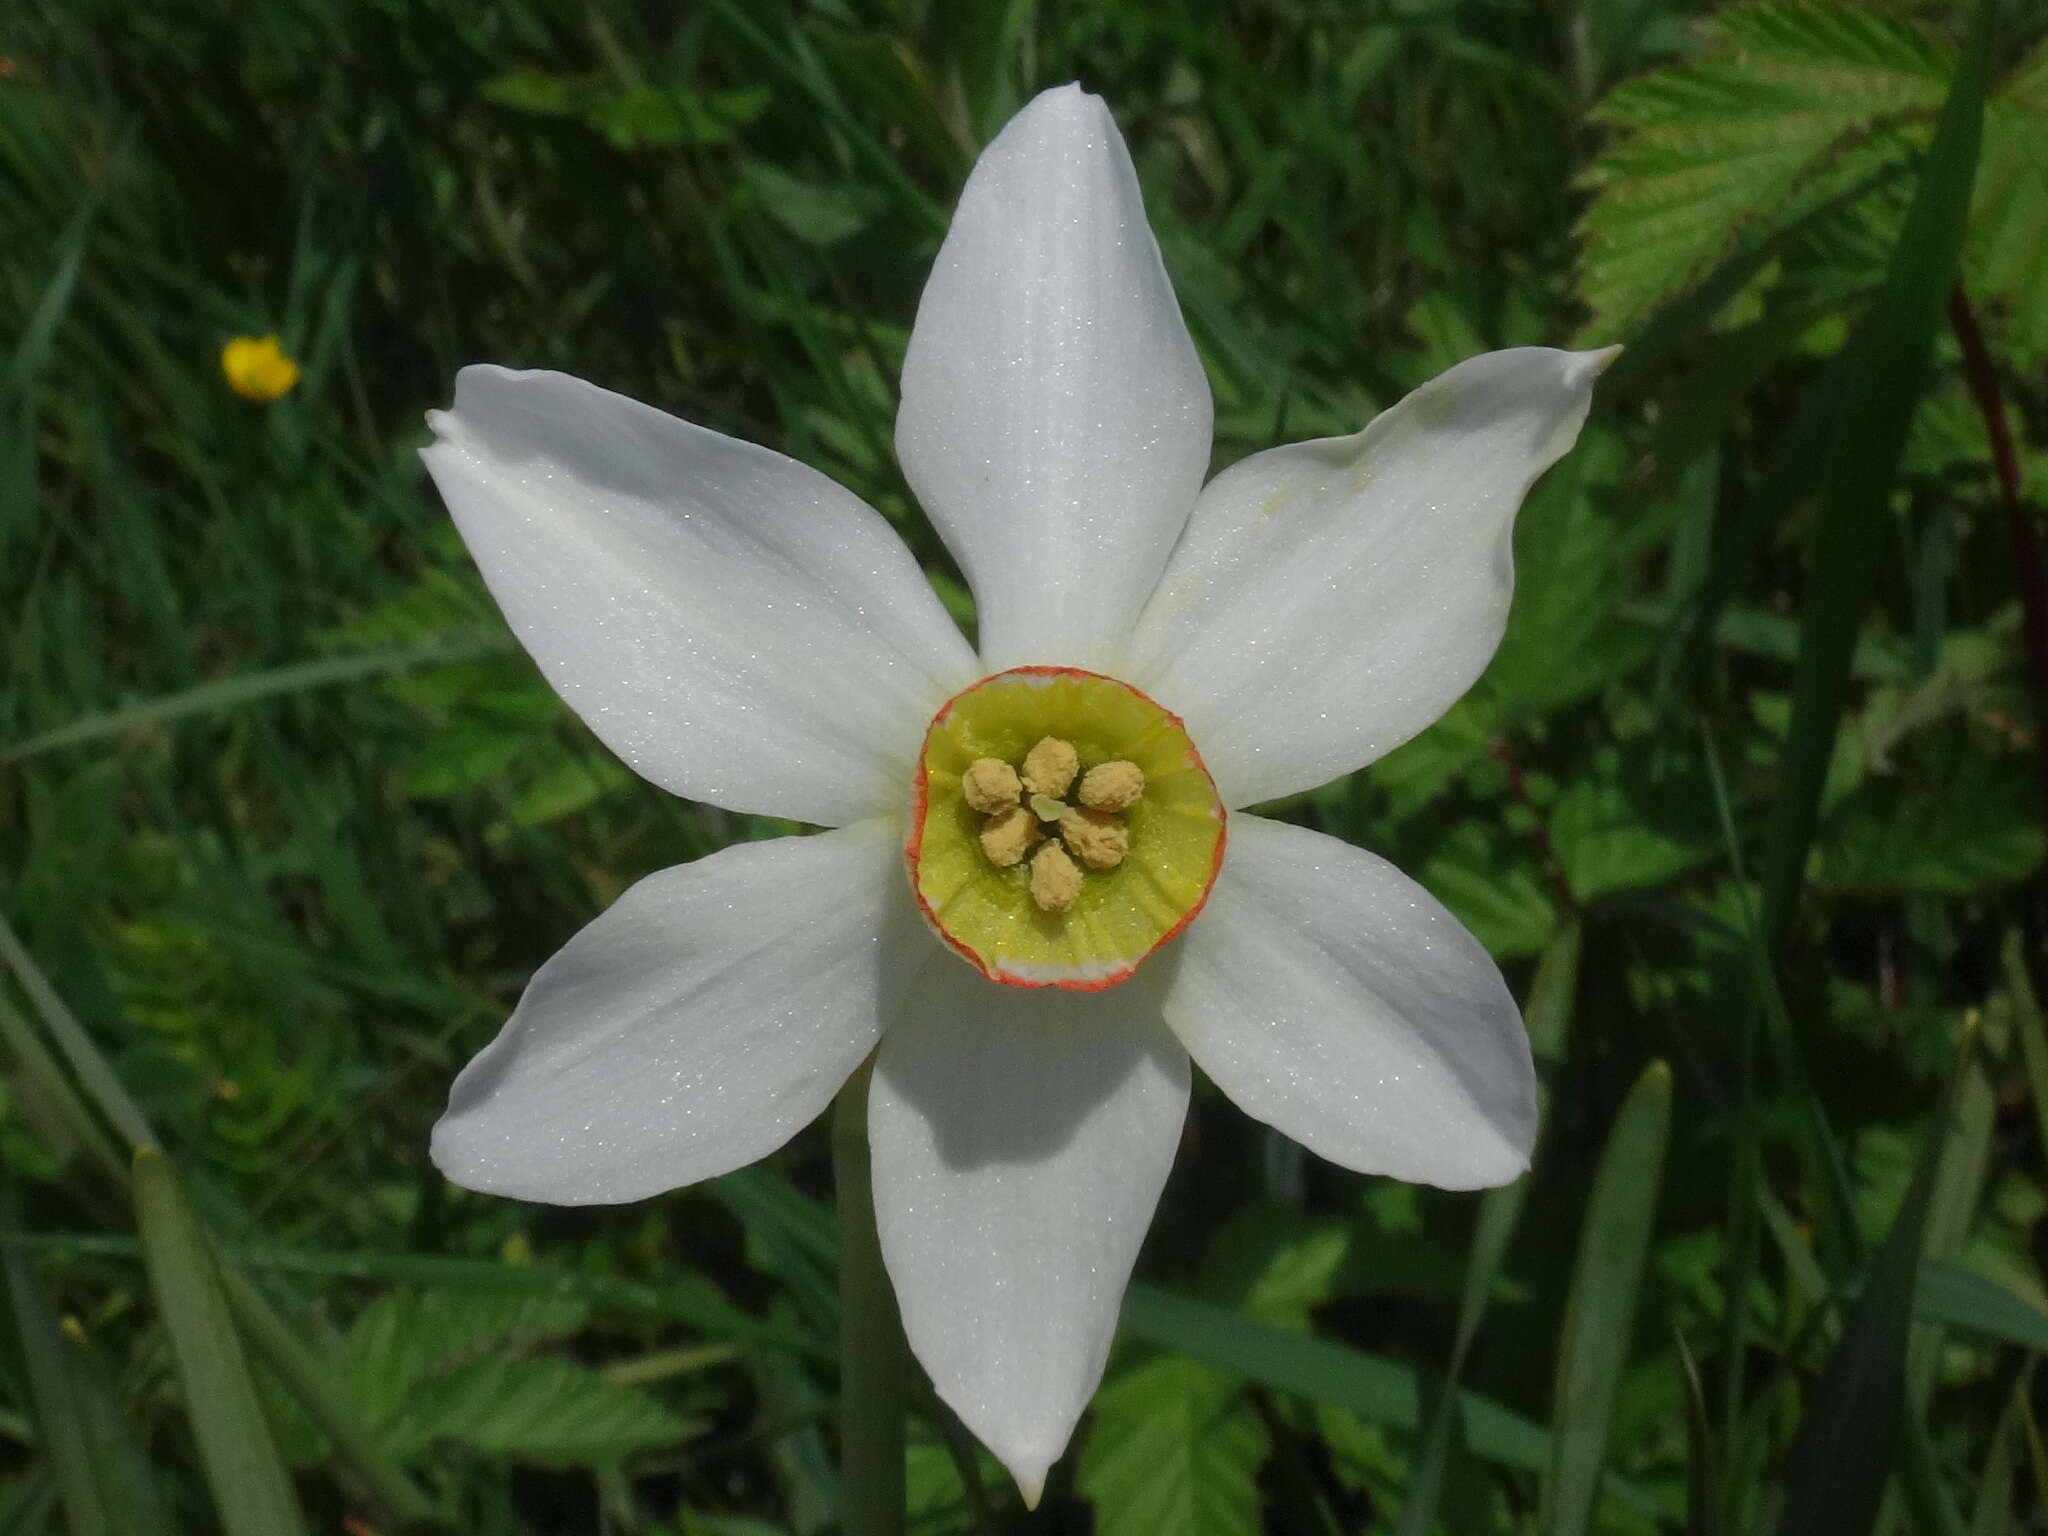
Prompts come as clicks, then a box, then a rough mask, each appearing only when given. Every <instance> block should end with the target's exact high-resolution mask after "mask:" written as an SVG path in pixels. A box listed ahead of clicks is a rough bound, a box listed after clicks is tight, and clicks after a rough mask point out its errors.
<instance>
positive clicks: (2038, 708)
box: [1948, 283, 2048, 825]
mask: <svg viewBox="0 0 2048 1536" xmlns="http://www.w3.org/2000/svg"><path fill="white" fill-rule="evenodd" d="M1948 323H1949V326H1950V328H1951V329H1952V330H1954V331H1955V333H1956V341H1957V342H1958V343H1959V344H1960V345H1961V346H1962V349H1963V376H1964V378H1965V379H1967V380H1968V382H1969V387H1970V398H1971V400H1973V401H1975V402H1976V406H1977V411H1978V414H1979V415H1981V416H1982V417H1983V418H1984V433H1985V435H1986V436H1987V437H1989V438H1990V440H1991V467H1992V471H1993V474H1994V475H1995V477H1996V479H1997V481H1998V501H1999V505H2000V507H2001V508H2003V510H2004V512H2005V538H2006V545H2007V548H2008V550H2009V552H2010V554H2011V557H2012V575H2013V585H2014V587H2015V588H2016V589H2017V590H2018V593H2019V599H2020V638H2021V643H2022V644H2023V646H2024V647H2025V650H2026V655H2027V681H2028V683H2029V685H2030V686H2031V687H2032V690H2033V694H2034V752H2035V761H2036V765H2037V768H2038V770H2039V775H2040V780H2041V807H2042V817H2043V822H2044V825H2048V567H2044V566H2043V564H2042V561H2041V541H2040V539H2039V538H2038V537H2037V536H2036V534H2035V531H2034V525H2033V522H2032V521H2031V520H2030V519H2029V518H2028V516H2027V513H2026V509H2025V508H2024V507H2023V506H2021V505H2020V461H2019V456H2018V455H2017V454H2016V453H2014V452H2013V446H2012V427H2011V425H2010V424H2009V423H2008V421H2007V420H2006V415H2005V398H2004V396H2003V395H2002V394H2001V393H2000V392H1999V388H1998V373H1997V370H1996V369H1994V368H1993V367H1992V366H1991V354H1990V353H1989V352H1987V351H1986V350H1985V347H1984V333H1983V332H1982V331H1981V330H1979V329H1978V327H1977V315H1976V311H1974V310H1973V309H1971V308H1970V300H1969V298H1968V296H1967V295H1965V294H1964V292H1963V288H1962V285H1961V284H1960V283H1958V284H1957V285H1956V287H1955V291H1954V292H1952V293H1951V294H1950V295H1949V297H1948Z"/></svg>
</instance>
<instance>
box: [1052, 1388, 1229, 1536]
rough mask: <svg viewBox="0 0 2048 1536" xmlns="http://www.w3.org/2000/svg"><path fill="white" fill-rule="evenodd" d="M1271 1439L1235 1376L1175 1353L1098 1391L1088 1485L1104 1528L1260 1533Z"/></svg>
mask: <svg viewBox="0 0 2048 1536" xmlns="http://www.w3.org/2000/svg"><path fill="white" fill-rule="evenodd" d="M1269 1444H1270V1442H1269V1439H1268V1436H1267V1434H1266V1430H1265V1427H1264V1426H1263V1425H1262V1424H1261V1423H1260V1422H1259V1420H1258V1417H1257V1415H1256V1414H1254V1413H1253V1412H1252V1411H1251V1410H1250V1408H1248V1407H1247V1406H1246V1404H1245V1402H1244V1399H1243V1394H1242V1393H1241V1392H1240V1390H1239V1388H1238V1383H1237V1382H1236V1380H1235V1379H1234V1378H1232V1377H1230V1376H1227V1375H1225V1374H1224V1373H1223V1372H1221V1371H1218V1370H1215V1369H1213V1368H1212V1367H1209V1366H1205V1365H1198V1364H1196V1363H1195V1362H1194V1361H1192V1360H1188V1359H1185V1358H1183V1357H1181V1356H1178V1355H1167V1356H1163V1357H1161V1358H1159V1359H1156V1360H1148V1361H1146V1362H1145V1363H1144V1364H1142V1365H1140V1366H1137V1367H1135V1368H1134V1369H1132V1370H1128V1371H1125V1372H1124V1373H1123V1374H1122V1375H1120V1376H1118V1377H1116V1378H1115V1379H1114V1380H1112V1381H1110V1382H1109V1383H1108V1384H1107V1385H1106V1386H1104V1387H1103V1388H1102V1390H1101V1391H1100V1392H1098V1393H1097V1394H1096V1396H1095V1427H1094V1429H1093V1430H1092V1431H1091V1432H1090V1433H1089V1436H1088V1444H1087V1448H1086V1449H1085V1450H1084V1451H1083V1452H1082V1455H1081V1468H1080V1474H1079V1483H1080V1488H1081V1491H1082V1492H1083V1493H1085V1494H1086V1495H1088V1497H1089V1498H1090V1499H1091V1500H1093V1501H1094V1504H1095V1518H1096V1530H1098V1531H1099V1532H1101V1533H1102V1536H1153V1533H1155V1532H1159V1531H1174V1532H1177V1533H1186V1536H1256V1533H1257V1532H1258V1530H1259V1528H1260V1527H1259V1490H1258V1470H1259V1464H1260V1462H1262V1461H1264V1460H1265V1457H1266V1452H1267V1450H1268V1448H1269Z"/></svg>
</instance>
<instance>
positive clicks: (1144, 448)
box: [896, 85, 1210, 672]
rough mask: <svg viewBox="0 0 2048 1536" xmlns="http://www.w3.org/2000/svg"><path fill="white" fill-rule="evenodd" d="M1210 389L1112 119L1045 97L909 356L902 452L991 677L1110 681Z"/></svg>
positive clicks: (1191, 472)
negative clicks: (1085, 676)
mask: <svg viewBox="0 0 2048 1536" xmlns="http://www.w3.org/2000/svg"><path fill="white" fill-rule="evenodd" d="M1209 428H1210V404H1209V383H1208V380H1207V379H1206V378H1205V377H1204V376H1203V373H1202V364H1201V360H1200V359H1199V358H1198V357H1196V356H1195V348H1194V344H1193V342H1191V341H1190V340H1189V339H1188V332H1187V326H1186V325H1185V324H1183V323H1182V321H1181V317H1180V307H1179V305H1177V304H1176V303H1175V302H1174V297H1173V287H1172V285H1171V284H1170V283H1169V282H1168V281H1167V278H1166V269H1165V268H1164V267H1163V266H1161V265H1160V261H1159V247H1158V246H1157V245H1156V244H1155V243H1154V241H1153V239H1152V231H1151V229H1150V227H1149V226H1148V225H1147V224H1146V223H1145V207H1144V203H1143V201H1142V200H1141V198H1140V196H1139V192H1138V178H1137V174H1136V172H1135V171H1133V170H1132V168H1131V157H1130V152H1129V151H1128V150H1127V149H1125V148H1124V141H1123V137H1122V135H1120V134H1119V133H1118V132H1117V129H1116V123H1115V122H1114V121H1113V120H1112V119H1111V118H1110V115H1109V109H1108V108H1106V107H1105V106H1103V104H1102V102H1101V101H1100V100H1099V99H1098V98H1097V97H1094V96H1090V95H1087V94H1086V93H1084V92H1083V91H1082V90H1081V88H1080V87H1079V86H1072V85H1070V86H1064V87H1062V88H1060V89H1058V90H1053V91H1047V92H1045V93H1044V94H1043V95H1041V96H1039V97H1037V98H1036V99H1035V100H1033V101H1032V102H1031V103H1030V105H1028V106H1027V107H1025V108H1024V110H1023V111H1021V112H1019V113H1018V114H1017V115H1016V116H1015V117H1014V118H1012V119H1011V120H1010V122H1009V124H1008V125H1007V126H1006V127H1005V128H1004V129H1003V131H1002V132H1001V133H999V134H997V135H996V138H995V142H993V143H992V144H990V145H989V147H988V148H987V149H986V150H984V151H983V152H982V156H981V159H980V161H979V162H977V163H976V165H975V167H974V173H973V174H972V175H971V176H969V177H968V178H967V186H966V189H965V190H964V191H963V192H962V193H961V194H960V206H959V209H958V210H957V211H956V212H955V213H954V215H953V226H952V228H951V229H950V230H949V231H947V234H946V240H945V244H944V245H943V246H942V247H941V248H940V250H939V257H938V261H937V263H936V265H934V267H933V268H932V275H931V278H930V280H929V281H928V282H927V283H926V284H925V290H924V298H923V300H922V301H921V302H920V303H919V305H918V310H917V325H916V327H915V328H914V329H913V330H912V331H911V334H910V351H909V354H908V356H907V357H906V358H905V359H904V364H903V410H902V414H901V415H900V416H898V417H897V420H896V452H897V455H898V457H900V458H901V459H902V461H903V471H904V473H905V474H906V475H907V476H908V477H909V479H910V484H911V486H912V488H913V489H914V490H915V491H916V492H917V495H918V499H919V500H920V501H922V502H923V503H924V507H925V510H926V511H927V512H929V513H930V514H931V518H932V521H933V522H934V523H935V524H936V525H937V526H938V530H939V532H940V533H941V534H942V535H943V536H944V537H945V540H946V543H947V544H948V545H950V546H951V547H952V550H953V553H954V554H955V555H957V556H958V557H959V560H960V564H961V565H962V567H964V568H965V570H966V573H967V579H968V581H969V582H970V583H972V585H973V587H974V594H975V598H976V599H977V601H978V603H979V606H980V614H981V655H982V660H983V662H984V664H985V665H986V666H987V668H988V670H989V671H991V672H996V671H1001V670H1003V669H1004V668H1007V667H1013V666H1023V665H1028V664H1031V663H1046V664H1052V665H1060V666H1074V667H1088V668H1092V669H1094V670H1097V671H1111V672H1114V671H1116V670H1117V664H1118V662H1119V661H1120V659H1121V655H1122V650H1123V645H1124V641H1125V638H1126V637H1127V636H1128V634H1129V632H1130V626H1131V623H1132V621H1133V620H1135V619H1136V618H1137V615H1138V609H1139V607H1140V606H1141V605H1142V604H1143V603H1144V601H1145V597H1146V594H1148V593H1149V592H1150V591H1151V590H1152V585H1153V583H1154V582H1155V581H1156V580H1157V579H1158V577H1159V572H1160V571H1161V570H1162V569H1163V568H1164V566H1165V564H1166V556H1167V552H1168V551H1169V550H1171V549H1172V548H1173V541H1174V539H1175V538H1176V537H1178V536H1179V534H1180V530H1181V528H1182V526H1183V525H1184V524H1185V523H1186V521H1187V516H1188V509H1189V508H1190V507H1192V506H1193V505H1194V502H1195V493H1196V492H1197V491H1198V490H1199V489H1200V488H1201V484H1202V476H1203V475H1204V474H1205V473H1206V472H1207V470H1208V466H1209V435H1210V434H1209Z"/></svg>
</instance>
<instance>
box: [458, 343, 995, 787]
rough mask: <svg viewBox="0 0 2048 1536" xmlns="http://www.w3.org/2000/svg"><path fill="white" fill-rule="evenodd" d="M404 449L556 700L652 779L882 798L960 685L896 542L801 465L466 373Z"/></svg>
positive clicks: (940, 616)
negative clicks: (442, 504) (420, 465)
mask: <svg viewBox="0 0 2048 1536" xmlns="http://www.w3.org/2000/svg"><path fill="white" fill-rule="evenodd" d="M429 419H430V420H431V421H432V423H433V426H434V430H435V431H436V432H438V433H439V434H440V439H441V440H440V441H439V442H438V443H435V444H434V445H433V446H432V447H430V448H428V449H426V450H425V451H424V453H423V454H422V457H423V458H425V460H426V462H427V468H428V469H429V470H431V471H432V472H433V476H434V480H435V482H436V483H437V484H438V485H439V486H440V488H441V494H442V496H444V497H445V498H446V499H447V502H448V508H449V510H450V511H451V512H453V513H454V514H455V522H456V525H457V526H458V527H459V528H460V529H461V530H462V536H463V538H464V539H465V540H467V541H468V544H469V548H470V553H471V554H473V555H474V556H475V557H476V563H477V565H478V566H479V567H480V568H481V569H482V571H483V574H484V580H485V581H486V582H488V583H489V584H490V588H491V592H492V594H493V595H494V596H495V597H496V598H497V600H498V605H499V606H500V607H501V608H503V609H504V610H505V617H506V619H507V620H509V621H510V623H511V625H512V628H513V630H514V631H515V632H516V633H517V634H518V636H519V638H520V641H521V642H522V643H523V644H524V645H525V646H526V648H527V650H529V651H531V652H532V653H533V658H534V660H535V661H537V662H539V663H540V668H541V670H542V671H543V672H544V673H546V674H547V678H548V681H549V682H550V683H552V684H554V687H555V691H556V692H558V693H559V694H561V695H562V697H563V698H564V699H566V700H568V702H569V704H570V706H571V707H572V708H574V709H575V711H576V712H577V713H578V714H579V715H581V716H582V717H583V718H584V719H585V720H586V721H588V722H589V724H590V728H591V729H592V730H594V731H595V732H597V734H598V735H599V736H600V737H601V738H603V740H604V743H605V745H607V746H608V747H610V748H611V749H612V750H613V751H614V752H616V753H618V754H619V756H620V757H622V758H623V759H625V761H626V762H627V763H628V764H629V765H630V766H631V767H632V768H633V769H634V770H636V771H637V772H638V773H640V774H641V775H643V776H644V777H646V778H649V779H652V780H653V781H654V782H655V783H657V784H659V785H661V786H662V787H663V788H664V789H668V790H672V791H674V792H675V793H676V794H679V795H687V796H688V797H690V798H691V799H693V800H708V801H711V802H712V803H714V804H717V805H722V806H725V807H727V808H728V809H731V810H738V811H758V812H762V813H765V814H768V815H776V816H789V817H793V818H795V819H797V820H800V821H813V822H819V823H822V824H824V825H828V826H837V825H840V824H843V823H845V822H849V821H857V820H859V819H860V818H861V817H863V816H871V815H875V814H877V813H880V812H883V811H890V810H894V809H896V808H897V807H898V806H899V805H900V804H901V803H902V801H903V799H904V796H905V794H906V793H907V790H906V785H907V783H908V779H909V772H910V761H911V758H912V756H913V755H914V754H915V752H916V750H917V744H918V742H919V741H920V740H921V739H922V738H923V734H924V729H925V726H926V725H927V724H928V723H929V721H930V719H931V716H932V713H933V712H934V711H935V710H936V709H937V708H938V706H939V705H940V704H941V703H943V702H944V701H945V699H946V698H947V697H948V696H949V695H951V694H952V693H955V692H957V691H958V690H959V689H960V688H962V687H964V686H965V685H966V684H967V683H969V682H972V681H973V680H974V678H975V677H976V676H977V675H978V674H977V671H976V667H975V663H974V657H973V653H972V652H971V651H970V650H969V648H968V646H967V643H966V641H965V640H963V639H962V638H961V636H960V633H959V631H958V630H956V629H955V628H954V627H953V625H952V623H951V622H950V621H949V620H948V619H947V618H946V615H945V612H944V610H943V609H941V608H940V607H939V604H938V600H937V599H936V598H934V597H933V596H932V593H931V589H930V587H929V586H927V585H926V583H925V581H924V578H923V576H922V575H921V574H920V573H919V571H918V568H917V564H916V562H915V561H914V560H912V559H911V557H910V553H909V551H908V550H906V549H905V548H904V547H903V544H902V542H901V541H900V540H899V539H897V537H896V535H895V534H894V533H893V532H892V531H891V530H890V528H889V526H888V524H886V523H885V522H883V521H882V518H881V516H880V514H878V513H876V512H875V511H873V510H872V509H871V508H869V507H868V506H867V505H866V504H865V503H863V502H862V501H861V500H860V499H859V498H858V497H856V496H854V495H853V494H852V493H850V492H848V491H846V490H844V489H842V488H841V487H839V486H837V485H835V484H833V482H832V481H830V480H828V479H826V478H825V476H823V475H821V474H819V473H818V472H817V471H816V470H814V469H810V468H807V467H806V466H804V465H802V464H799V463H797V462H796V461H795V460H794V459H787V458H784V457H783V456H782V455H781V454H779V453H771V452H769V451H768V450H767V449H766V448H757V447H755V446H754V445H753V444H751V443H743V442H739V441H737V440H736V439H734V438H730V437H723V436H721V435H719V434H718V433H716V432H708V431H706V430H705V429H704V428H702V427H695V426H691V425H690V424H689V423H688V422H684V421H678V420H676V418H675V417H673V416H669V415H666V414H664V413H663V412H661V411H657V410H655V409H653V408H652V407H651V406H645V405H641V404H639V403H638V402H637V401H633V400H628V399H626V398H625V397H624V396H623V395H615V394H612V393H610V392H609V391H608V390H602V389H599V388H597V387H596V386H595V385H592V384H586V383H584V382H583V381H582V380H580V379H572V378H570V377H568V376H567V375H566V374H559V373H514V372H511V371H509V370H507V369H503V368H465V369H463V370H462V372H461V374H460V375H459V376H458V378H457V380H456V385H455V406H454V409H453V410H451V411H448V412H445V413H437V414H435V415H434V416H432V417H430V418H429Z"/></svg>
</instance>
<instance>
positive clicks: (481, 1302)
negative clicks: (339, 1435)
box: [334, 1291, 590, 1437]
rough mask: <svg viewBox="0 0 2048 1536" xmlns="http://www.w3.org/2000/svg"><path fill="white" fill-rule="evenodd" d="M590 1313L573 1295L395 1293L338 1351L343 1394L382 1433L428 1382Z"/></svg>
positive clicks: (529, 1346) (514, 1351) (368, 1311)
mask: <svg viewBox="0 0 2048 1536" xmlns="http://www.w3.org/2000/svg"><path fill="white" fill-rule="evenodd" d="M589 1318H590V1305H589V1303H588V1302H585V1301H583V1300H580V1299H578V1298H576V1297H573V1296H520V1295H497V1296H493V1295H477V1294H474V1293H468V1292H453V1291H425V1292H421V1291H394V1292H392V1293H391V1294H390V1295H387V1296H380V1297H379V1298H378V1299H377V1300H375V1301H373V1302H371V1303H370V1305H369V1306H367V1307H365V1308H364V1309H363V1311H362V1312H361V1314H360V1315H359V1316H358V1317H357V1318H356V1320H355V1322H354V1324H353V1325H352V1326H351V1327H350V1328H349V1331H348V1334H347V1336H346V1337H345V1338H344V1339H343V1340H342V1343H341V1348H340V1349H339V1350H337V1351H336V1353H335V1358H334V1372H335V1376H336V1378H337V1381H338V1383H339V1385H340V1387H341V1391H342V1395H343V1397H344V1398H345V1400H346V1401H347V1403H348V1404H349V1406H350V1407H351V1408H353V1409H354V1410H355V1412H356V1413H358V1414H359V1415H361V1417H362V1418H363V1420H364V1421H365V1422H366V1423H367V1424H369V1425H370V1426H371V1427H372V1428H373V1429H374V1430H375V1431H376V1432H377V1433H378V1434H379V1435H380V1437H388V1436H390V1435H391V1434H392V1430H391V1426H393V1425H395V1424H397V1423H399V1422H400V1421H401V1420H403V1419H405V1418H406V1417H407V1415H408V1413H409V1412H410V1411H411V1409H412V1406H413V1403H414V1399H415V1397H416V1396H417V1394H418V1393H420V1392H421V1391H422V1390H423V1389H425V1388H426V1387H427V1386H428V1385H430V1384H431V1383H432V1382H434V1381H436V1380H438V1379H440V1378H443V1377H446V1376H448V1375H450V1374H451V1373H454V1372H456V1371H459V1370H461V1369H462V1368H464V1367H465V1366H467V1365H470V1364H473V1363H475V1362H476V1361H479V1360H483V1359H486V1358H501V1359H502V1358H517V1357H519V1356H522V1355H526V1354H529V1353H531V1352H532V1351H533V1350H534V1349H535V1348H537V1347H538V1346H540V1345H542V1344H546V1343H549V1342H551V1341H552V1340H555V1339H559V1338H565V1337H567V1336H568V1335H570V1334H572V1333H574V1332H576V1331H577V1330H578V1329H579V1328H581V1327H582V1326H583V1325H584V1324H585V1323H586V1322H588V1321H589Z"/></svg>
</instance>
